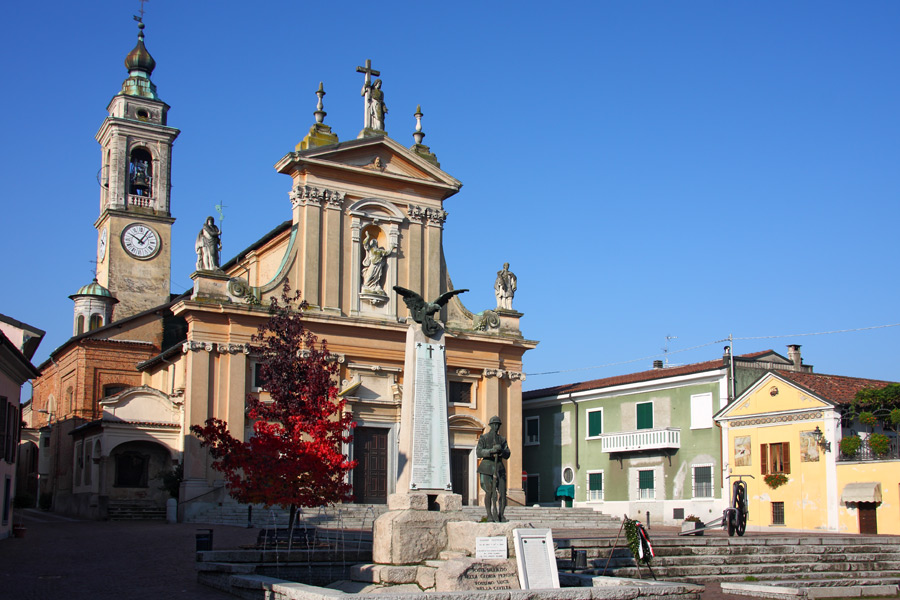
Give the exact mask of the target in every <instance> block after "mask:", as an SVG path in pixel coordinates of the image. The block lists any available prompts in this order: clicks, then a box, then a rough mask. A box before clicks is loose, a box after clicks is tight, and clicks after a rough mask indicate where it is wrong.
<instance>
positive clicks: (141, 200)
mask: <svg viewBox="0 0 900 600" xmlns="http://www.w3.org/2000/svg"><path fill="white" fill-rule="evenodd" d="M135 18H137V17H135ZM125 67H126V68H127V69H128V78H127V79H125V81H124V82H123V83H122V90H121V91H120V92H119V93H118V94H116V95H115V96H114V97H113V99H112V100H111V101H110V103H109V106H107V111H108V112H109V116H107V117H106V119H105V120H104V121H103V125H101V126H100V131H98V132H97V135H96V138H97V141H98V142H99V143H100V147H101V168H100V172H99V174H98V180H99V182H100V186H101V192H100V216H99V217H98V218H97V221H96V222H95V223H94V226H95V227H96V228H97V281H98V282H99V284H100V285H102V286H103V287H105V288H106V289H108V290H109V292H110V293H111V294H112V295H113V296H114V297H115V298H116V299H117V300H118V302H119V303H118V304H117V305H116V307H115V310H114V314H113V320H114V321H117V320H120V319H123V318H125V317H128V316H131V315H133V314H136V313H139V312H141V311H144V310H147V309H149V308H153V307H154V306H158V305H160V304H163V303H165V302H167V301H168V300H169V291H170V285H171V282H170V271H171V264H172V261H171V256H172V244H171V241H172V223H174V222H175V219H174V218H173V217H172V213H171V207H170V205H169V201H170V192H171V181H170V178H171V174H172V144H173V142H174V141H175V138H176V137H178V134H179V133H180V132H179V131H178V130H177V129H175V128H173V127H169V126H168V125H167V124H166V121H167V113H168V111H169V105H168V104H166V103H165V102H163V101H162V100H160V99H159V96H158V95H157V93H156V86H155V85H154V84H153V82H152V81H151V80H150V75H151V74H152V73H153V69H154V68H155V67H156V61H155V60H153V57H152V56H150V53H149V52H148V51H147V48H145V47H144V23H143V22H142V20H141V19H138V42H137V45H136V46H135V47H134V49H133V50H132V51H131V52H129V53H128V56H126V57H125Z"/></svg>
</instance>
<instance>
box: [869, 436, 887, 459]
mask: <svg viewBox="0 0 900 600" xmlns="http://www.w3.org/2000/svg"><path fill="white" fill-rule="evenodd" d="M866 444H868V446H869V448H870V449H871V450H872V453H873V454H874V455H875V456H877V457H879V458H881V457H882V456H885V455H886V454H887V453H888V452H890V450H891V438H889V437H888V436H886V435H884V434H883V433H870V434H869V437H868V438H866Z"/></svg>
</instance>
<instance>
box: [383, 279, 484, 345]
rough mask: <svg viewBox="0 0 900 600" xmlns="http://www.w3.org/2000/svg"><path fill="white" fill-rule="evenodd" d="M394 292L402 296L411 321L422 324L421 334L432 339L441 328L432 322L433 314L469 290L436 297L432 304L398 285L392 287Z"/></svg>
mask: <svg viewBox="0 0 900 600" xmlns="http://www.w3.org/2000/svg"><path fill="white" fill-rule="evenodd" d="M394 291H395V292H397V293H398V294H400V295H401V296H403V302H404V303H406V307H407V308H408V309H409V312H410V313H412V318H413V321H415V322H416V323H421V324H422V333H424V334H425V335H427V336H428V337H430V338H433V337H434V336H436V335H437V334H438V332H439V331H440V330H441V326H440V325H438V323H437V321H435V320H434V314H435V313H436V312H438V311H439V310H441V308H443V307H444V306H446V305H447V303H448V302H449V301H450V298H452V297H453V296H456V295H457V294H462V293H463V292H468V291H469V290H451V291H449V292H446V293H443V294H441V295H440V296H438V297H437V299H435V301H434V302H426V301H425V298H423V297H422V296H420V295H419V294H417V293H415V292H414V291H412V290H408V289H406V288H404V287H400V286H399V285H395V286H394Z"/></svg>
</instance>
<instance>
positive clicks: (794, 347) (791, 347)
mask: <svg viewBox="0 0 900 600" xmlns="http://www.w3.org/2000/svg"><path fill="white" fill-rule="evenodd" d="M788 359H790V361H791V362H792V363H794V366H795V367H800V366H801V365H803V359H802V358H801V357H800V344H788Z"/></svg>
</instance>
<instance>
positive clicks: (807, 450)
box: [800, 431, 819, 462]
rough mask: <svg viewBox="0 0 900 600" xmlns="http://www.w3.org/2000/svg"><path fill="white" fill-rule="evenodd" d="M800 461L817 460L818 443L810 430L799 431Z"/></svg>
mask: <svg viewBox="0 0 900 600" xmlns="http://www.w3.org/2000/svg"><path fill="white" fill-rule="evenodd" d="M800 462H819V444H818V442H817V441H816V436H815V434H814V433H813V432H812V431H801V432H800Z"/></svg>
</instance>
